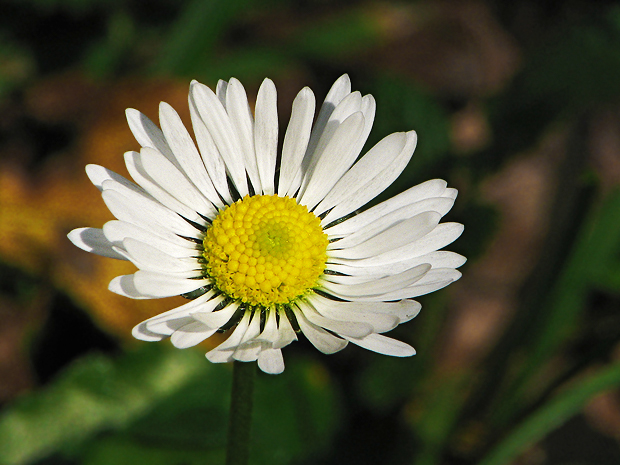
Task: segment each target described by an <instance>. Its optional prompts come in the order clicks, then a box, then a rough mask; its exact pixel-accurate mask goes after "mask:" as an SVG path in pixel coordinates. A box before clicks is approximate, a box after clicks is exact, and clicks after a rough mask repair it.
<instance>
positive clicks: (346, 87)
mask: <svg viewBox="0 0 620 465" xmlns="http://www.w3.org/2000/svg"><path fill="white" fill-rule="evenodd" d="M350 93H351V80H350V79H349V76H348V75H347V74H343V75H342V76H340V77H339V78H338V79H337V80H336V82H334V84H333V85H332V87H331V89H330V90H329V92H328V93H327V96H326V97H325V101H324V102H323V105H321V109H320V110H319V115H318V116H317V118H316V123H315V125H314V128H313V129H312V135H311V137H310V141H309V143H308V153H313V152H314V150H315V148H316V146H317V144H318V142H319V139H320V138H321V136H322V135H323V131H324V130H325V126H326V125H327V122H328V121H329V118H330V116H331V115H332V113H333V112H334V109H335V108H336V107H337V106H338V104H339V103H340V102H341V101H342V99H344V98H345V97H346V96H347V95H349V94H350Z"/></svg>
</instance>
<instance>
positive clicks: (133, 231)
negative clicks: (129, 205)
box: [103, 220, 200, 258]
mask: <svg viewBox="0 0 620 465" xmlns="http://www.w3.org/2000/svg"><path fill="white" fill-rule="evenodd" d="M103 234H105V237H106V238H107V239H108V241H110V242H111V243H112V244H114V245H115V246H116V247H123V240H125V239H126V238H128V237H131V238H132V239H136V240H138V241H140V242H144V243H146V244H150V245H152V246H153V247H155V248H156V249H157V250H161V251H162V252H165V253H167V254H168V255H171V256H173V257H176V258H191V257H196V256H198V255H199V253H200V252H199V251H198V250H197V249H196V244H195V243H194V242H190V241H188V240H187V239H183V238H181V237H179V236H177V235H173V234H170V235H167V237H166V238H164V237H161V236H158V235H157V234H155V233H154V232H153V231H147V230H145V229H142V228H141V227H139V226H136V225H135V224H131V223H127V222H125V221H118V220H112V221H108V222H107V223H106V224H104V225H103Z"/></svg>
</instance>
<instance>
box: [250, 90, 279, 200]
mask: <svg viewBox="0 0 620 465" xmlns="http://www.w3.org/2000/svg"><path fill="white" fill-rule="evenodd" d="M277 97H278V95H277V92H276V86H275V85H274V83H273V81H272V80H271V79H265V80H264V81H263V83H262V84H261V86H260V89H259V90H258V95H257V96H256V110H255V114H256V118H255V119H256V123H255V126H254V148H255V150H256V162H257V164H258V174H259V176H260V182H261V185H262V187H263V193H264V194H267V195H273V194H275V186H274V182H275V172H276V157H277V154H278V153H277V152H278V107H277Z"/></svg>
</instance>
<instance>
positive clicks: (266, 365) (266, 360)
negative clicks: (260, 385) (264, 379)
mask: <svg viewBox="0 0 620 465" xmlns="http://www.w3.org/2000/svg"><path fill="white" fill-rule="evenodd" d="M258 367H259V368H260V369H261V370H262V371H263V372H265V373H268V374H270V375H279V374H280V373H282V372H283V371H284V358H283V357H282V351H281V350H280V349H264V350H263V351H262V352H261V353H260V354H259V355H258Z"/></svg>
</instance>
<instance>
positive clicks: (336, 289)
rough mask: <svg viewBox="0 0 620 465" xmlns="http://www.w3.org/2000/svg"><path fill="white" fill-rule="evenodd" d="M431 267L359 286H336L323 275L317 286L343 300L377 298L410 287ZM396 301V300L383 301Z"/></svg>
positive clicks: (336, 284) (404, 272) (426, 266)
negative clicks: (366, 297)
mask: <svg viewBox="0 0 620 465" xmlns="http://www.w3.org/2000/svg"><path fill="white" fill-rule="evenodd" d="M430 269H431V266H430V265H428V264H423V265H419V266H416V267H415V268H412V269H410V270H407V271H403V272H402V273H398V274H396V275H393V276H386V277H384V278H380V279H374V280H371V281H368V282H365V283H359V284H338V283H333V282H331V281H329V275H323V276H322V277H321V278H320V279H319V284H320V285H321V286H322V287H323V288H325V289H327V291H329V292H330V293H331V294H334V295H336V296H338V297H341V298H344V299H350V298H352V297H365V296H379V295H384V294H388V293H391V292H393V291H399V290H401V289H404V288H407V287H410V286H411V285H412V284H414V283H416V282H417V281H419V280H420V279H422V277H423V276H424V275H425V274H426V273H428V271H429V270H430ZM383 300H396V299H383Z"/></svg>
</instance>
